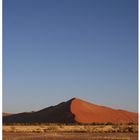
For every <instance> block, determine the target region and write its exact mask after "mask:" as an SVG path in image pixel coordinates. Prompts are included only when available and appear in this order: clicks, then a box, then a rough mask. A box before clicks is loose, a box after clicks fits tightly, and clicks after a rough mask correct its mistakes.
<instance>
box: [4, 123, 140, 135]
mask: <svg viewBox="0 0 140 140" xmlns="http://www.w3.org/2000/svg"><path fill="white" fill-rule="evenodd" d="M3 132H27V133H28V132H30V133H31V132H35V133H45V132H58V133H59V132H74V133H78V132H79V133H113V132H119V133H137V132H138V126H137V125H129V124H125V125H117V124H116V125H115V124H114V125H66V124H40V125H37V124H34V125H28V124H27V125H25V124H13V125H4V126H3Z"/></svg>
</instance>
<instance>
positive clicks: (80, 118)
mask: <svg viewBox="0 0 140 140" xmlns="http://www.w3.org/2000/svg"><path fill="white" fill-rule="evenodd" d="M3 122H4V123H76V122H79V123H109V122H110V123H129V122H133V123H138V113H132V112H128V111H124V110H115V109H112V108H109V107H104V106H99V105H95V104H91V103H88V102H86V101H83V100H80V99H77V98H72V99H71V100H69V101H67V102H62V103H60V104H58V105H55V106H50V107H47V108H44V109H42V110H39V111H36V112H29V113H27V112H26V113H18V114H13V115H10V116H3Z"/></svg>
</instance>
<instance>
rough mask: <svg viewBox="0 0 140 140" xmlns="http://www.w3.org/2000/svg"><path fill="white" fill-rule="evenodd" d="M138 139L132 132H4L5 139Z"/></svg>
mask: <svg viewBox="0 0 140 140" xmlns="http://www.w3.org/2000/svg"><path fill="white" fill-rule="evenodd" d="M93 139H94V140H138V136H137V134H130V133H4V134H3V140H93Z"/></svg>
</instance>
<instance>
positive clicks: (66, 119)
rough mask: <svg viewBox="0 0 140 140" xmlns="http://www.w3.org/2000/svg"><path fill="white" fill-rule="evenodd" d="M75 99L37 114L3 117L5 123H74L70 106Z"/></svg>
mask: <svg viewBox="0 0 140 140" xmlns="http://www.w3.org/2000/svg"><path fill="white" fill-rule="evenodd" d="M72 100H73V99H71V100H69V101H67V102H62V103H60V104H58V105H56V106H50V107H47V108H45V109H42V110H40V111H37V112H31V113H19V114H14V115H11V116H5V117H3V123H74V122H75V120H74V115H73V114H72V113H71V110H70V106H71V102H72Z"/></svg>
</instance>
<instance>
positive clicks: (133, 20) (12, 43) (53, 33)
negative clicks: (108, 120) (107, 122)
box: [3, 0, 138, 113]
mask: <svg viewBox="0 0 140 140" xmlns="http://www.w3.org/2000/svg"><path fill="white" fill-rule="evenodd" d="M3 4H4V6H3V51H4V52H3V111H5V112H13V113H15V112H23V111H32V110H34V111H35V110H39V109H42V108H45V107H47V106H50V105H55V104H57V103H59V102H61V101H66V100H69V99H70V98H72V97H77V98H81V99H84V100H87V101H89V102H92V103H96V104H101V105H105V106H110V107H113V108H118V109H119V108H120V109H127V110H129V111H137V109H138V107H137V106H138V99H137V98H138V89H137V88H138V87H137V76H138V71H137V57H138V55H137V50H138V46H137V45H138V44H137V41H138V39H137V37H138V36H137V33H138V32H137V29H138V28H137V26H138V25H137V20H138V19H137V10H138V9H137V0H4V1H3Z"/></svg>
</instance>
